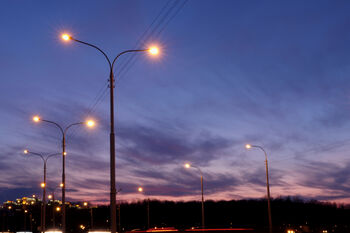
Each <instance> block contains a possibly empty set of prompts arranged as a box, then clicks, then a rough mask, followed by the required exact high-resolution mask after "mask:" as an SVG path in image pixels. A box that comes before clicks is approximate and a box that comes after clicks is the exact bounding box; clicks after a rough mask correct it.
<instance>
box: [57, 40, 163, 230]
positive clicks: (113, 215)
mask: <svg viewBox="0 0 350 233" xmlns="http://www.w3.org/2000/svg"><path fill="white" fill-rule="evenodd" d="M62 39H63V40H65V41H69V40H73V41H75V42H78V43H81V44H84V45H87V46H90V47H92V48H95V49H97V50H98V51H99V52H100V53H102V54H103V56H104V57H105V58H106V60H107V62H108V65H109V91H110V135H109V140H110V218H111V233H115V232H116V227H117V224H116V221H117V220H116V195H117V191H116V184H115V133H114V73H113V70H114V64H115V62H116V60H117V59H118V58H119V57H120V56H121V55H123V54H125V53H133V52H146V51H148V52H150V53H151V54H154V55H155V54H158V52H159V51H158V48H155V47H152V48H150V49H132V50H125V51H123V52H121V53H119V54H118V55H117V56H116V57H115V58H114V59H113V60H112V62H111V59H109V57H108V56H107V55H106V53H105V52H103V50H102V49H100V48H99V47H97V46H96V45H93V44H90V43H87V42H84V41H81V40H77V39H75V38H73V37H72V36H71V35H68V34H63V35H62Z"/></svg>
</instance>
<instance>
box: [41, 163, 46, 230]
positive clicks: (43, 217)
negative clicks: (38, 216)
mask: <svg viewBox="0 0 350 233" xmlns="http://www.w3.org/2000/svg"><path fill="white" fill-rule="evenodd" d="M42 210H43V215H42V223H41V231H42V232H45V222H46V221H45V220H46V160H44V187H43V209H42Z"/></svg>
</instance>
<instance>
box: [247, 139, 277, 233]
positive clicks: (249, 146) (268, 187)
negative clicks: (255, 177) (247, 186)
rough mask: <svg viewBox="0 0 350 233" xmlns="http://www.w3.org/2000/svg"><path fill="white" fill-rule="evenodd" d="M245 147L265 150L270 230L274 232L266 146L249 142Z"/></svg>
mask: <svg viewBox="0 0 350 233" xmlns="http://www.w3.org/2000/svg"><path fill="white" fill-rule="evenodd" d="M245 147H246V148H247V149H251V148H252V147H255V148H258V149H260V150H262V151H263V152H264V154H265V168H266V189H267V211H268V215H269V231H270V233H272V218H271V203H270V184H269V168H268V164H267V153H266V151H265V150H264V148H262V147H261V146H255V145H250V144H247V145H245Z"/></svg>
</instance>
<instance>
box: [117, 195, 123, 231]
mask: <svg viewBox="0 0 350 233" xmlns="http://www.w3.org/2000/svg"><path fill="white" fill-rule="evenodd" d="M118 228H119V229H118V232H119V233H121V232H122V227H121V225H120V201H119V203H118Z"/></svg>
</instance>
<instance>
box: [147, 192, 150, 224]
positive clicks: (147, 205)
mask: <svg viewBox="0 0 350 233" xmlns="http://www.w3.org/2000/svg"><path fill="white" fill-rule="evenodd" d="M149 227H150V225H149V198H148V199H147V229H149Z"/></svg>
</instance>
